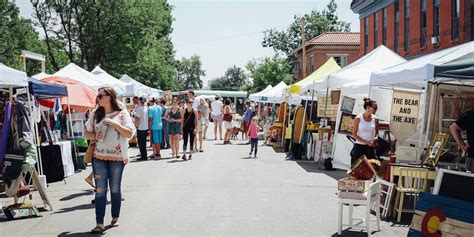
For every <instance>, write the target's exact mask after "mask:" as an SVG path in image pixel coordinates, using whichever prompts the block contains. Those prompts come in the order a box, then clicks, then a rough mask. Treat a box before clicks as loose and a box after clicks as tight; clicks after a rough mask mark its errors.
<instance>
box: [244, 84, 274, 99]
mask: <svg viewBox="0 0 474 237" xmlns="http://www.w3.org/2000/svg"><path fill="white" fill-rule="evenodd" d="M272 88H273V86H272V85H268V86H267V87H265V89H263V90H261V91H259V92H256V93H253V94H250V95H249V100H251V101H254V102H258V101H259V99H260V96H262V95H263V94H265V93H267V92H268V91H270V90H271V89H272Z"/></svg>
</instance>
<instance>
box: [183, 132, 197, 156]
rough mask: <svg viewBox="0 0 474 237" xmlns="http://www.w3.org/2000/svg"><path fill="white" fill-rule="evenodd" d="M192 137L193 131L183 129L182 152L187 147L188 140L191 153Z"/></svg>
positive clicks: (192, 147) (192, 146)
mask: <svg viewBox="0 0 474 237" xmlns="http://www.w3.org/2000/svg"><path fill="white" fill-rule="evenodd" d="M194 136H195V134H194V129H192V130H191V129H183V151H186V148H187V147H188V138H189V144H190V146H191V151H192V150H193V149H194Z"/></svg>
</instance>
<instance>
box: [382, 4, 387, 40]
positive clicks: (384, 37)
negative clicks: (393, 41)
mask: <svg viewBox="0 0 474 237" xmlns="http://www.w3.org/2000/svg"><path fill="white" fill-rule="evenodd" d="M382 44H383V45H387V8H384V9H383V11H382Z"/></svg>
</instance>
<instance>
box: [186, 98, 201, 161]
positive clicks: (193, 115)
mask: <svg viewBox="0 0 474 237" xmlns="http://www.w3.org/2000/svg"><path fill="white" fill-rule="evenodd" d="M193 102H194V101H192V100H188V101H187V107H186V110H185V112H184V116H183V120H182V121H183V123H182V128H183V153H184V154H183V160H186V149H187V146H188V139H189V146H190V149H189V159H190V160H191V159H192V156H193V150H194V137H195V135H196V125H197V124H198V115H197V111H196V110H194V109H193V106H192V105H193Z"/></svg>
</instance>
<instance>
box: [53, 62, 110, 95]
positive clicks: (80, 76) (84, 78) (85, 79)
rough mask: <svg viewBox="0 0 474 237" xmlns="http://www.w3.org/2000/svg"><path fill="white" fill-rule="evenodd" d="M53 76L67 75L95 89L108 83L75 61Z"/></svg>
mask: <svg viewBox="0 0 474 237" xmlns="http://www.w3.org/2000/svg"><path fill="white" fill-rule="evenodd" d="M53 76H59V77H67V78H70V79H73V80H75V81H78V82H81V83H84V84H86V85H88V86H90V87H92V88H94V89H95V90H97V89H99V88H101V87H104V86H106V85H107V83H105V82H103V81H101V79H100V78H99V77H97V76H96V75H94V74H92V73H90V72H88V71H87V70H85V69H84V68H81V67H79V66H77V65H76V64H74V63H70V64H68V65H67V66H65V67H63V68H62V69H61V70H59V71H57V72H56V73H54V74H53Z"/></svg>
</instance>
